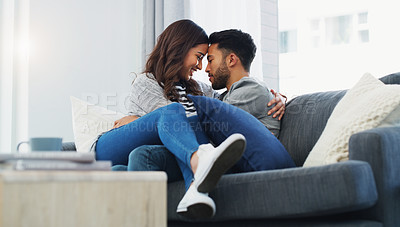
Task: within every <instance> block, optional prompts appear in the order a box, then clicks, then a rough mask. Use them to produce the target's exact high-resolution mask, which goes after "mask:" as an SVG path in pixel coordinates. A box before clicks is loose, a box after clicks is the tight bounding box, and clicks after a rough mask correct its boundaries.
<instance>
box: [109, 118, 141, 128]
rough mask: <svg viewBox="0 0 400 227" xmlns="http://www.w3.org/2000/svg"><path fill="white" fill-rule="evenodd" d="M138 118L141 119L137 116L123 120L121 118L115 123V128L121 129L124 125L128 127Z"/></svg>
mask: <svg viewBox="0 0 400 227" xmlns="http://www.w3.org/2000/svg"><path fill="white" fill-rule="evenodd" d="M138 118H139V117H138V116H135V115H130V116H126V117H123V118H121V119H119V120H116V121H114V127H113V128H119V127H121V126H123V125H127V124H129V123H131V122H132V121H134V120H136V119H138Z"/></svg>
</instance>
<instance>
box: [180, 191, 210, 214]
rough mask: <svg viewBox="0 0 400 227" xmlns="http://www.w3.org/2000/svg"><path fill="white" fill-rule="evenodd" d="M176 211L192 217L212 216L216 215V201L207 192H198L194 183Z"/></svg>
mask: <svg viewBox="0 0 400 227" xmlns="http://www.w3.org/2000/svg"><path fill="white" fill-rule="evenodd" d="M176 212H177V213H178V214H180V215H182V216H185V217H187V218H191V219H201V218H211V217H213V216H214V215H215V203H214V201H213V200H212V199H211V198H210V197H208V194H207V193H200V192H198V191H197V189H196V187H195V185H194V184H192V185H191V186H190V187H189V189H188V190H187V192H186V194H185V195H184V196H183V198H182V200H181V201H180V202H179V204H178V208H177V209H176Z"/></svg>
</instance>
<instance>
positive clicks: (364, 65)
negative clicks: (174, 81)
mask: <svg viewBox="0 0 400 227" xmlns="http://www.w3.org/2000/svg"><path fill="white" fill-rule="evenodd" d="M396 6H397V1H396V0H380V1H378V0H229V1H228V0H220V1H215V0H201V1H198V0H197V1H195V0H100V1H99V0H57V1H54V0H0V89H1V90H0V152H11V151H13V150H15V146H16V144H17V143H18V142H19V141H22V140H26V139H28V138H29V137H38V136H40V137H43V136H58V137H63V138H64V141H73V140H74V138H73V130H72V113H71V111H72V110H71V104H70V96H75V97H78V98H81V99H83V100H85V101H88V102H90V103H92V104H95V105H100V106H104V107H107V108H108V109H110V110H115V111H118V112H122V113H126V112H127V111H126V109H125V100H126V98H127V96H128V94H129V90H130V84H131V82H132V81H133V80H134V79H135V75H136V74H139V73H140V72H141V71H142V70H143V65H144V62H145V59H146V56H147V54H149V53H150V51H151V49H152V47H153V45H154V42H155V40H156V38H157V36H158V35H159V34H160V33H161V32H162V30H163V29H164V28H165V27H167V26H168V25H169V24H170V23H172V22H174V21H176V20H179V19H183V18H188V19H192V20H193V21H194V22H196V23H197V24H199V25H200V26H201V27H203V28H204V29H205V30H206V32H207V34H210V33H212V32H214V31H220V30H225V29H230V28H237V29H241V30H242V31H245V32H248V33H250V34H251V35H252V37H253V39H254V41H255V43H256V45H257V47H258V50H257V55H256V58H255V60H254V62H253V64H252V68H251V76H252V77H255V78H257V79H259V80H260V81H263V83H265V84H266V85H267V86H268V87H269V88H273V89H275V90H278V91H280V92H281V93H283V94H286V95H287V96H288V97H289V99H291V98H294V97H296V96H298V95H301V94H305V93H311V92H318V91H326V90H340V89H348V88H351V86H353V85H354V84H355V83H356V82H357V81H358V79H360V77H361V76H362V75H363V74H364V73H365V72H370V73H372V74H373V75H374V76H375V77H382V76H384V75H387V74H390V73H394V72H398V71H400V70H399V62H398V60H396V57H395V53H398V52H399V50H400V43H399V42H398V40H400V31H399V30H398V29H396V27H397V26H398V23H399V19H398V18H397V17H396V16H395V15H397V12H396ZM204 61H205V60H204ZM205 66H206V61H205V62H203V71H202V72H197V73H196V74H195V75H194V77H195V78H197V79H198V80H201V81H204V82H206V83H208V78H207V75H206V74H205V72H204V69H205Z"/></svg>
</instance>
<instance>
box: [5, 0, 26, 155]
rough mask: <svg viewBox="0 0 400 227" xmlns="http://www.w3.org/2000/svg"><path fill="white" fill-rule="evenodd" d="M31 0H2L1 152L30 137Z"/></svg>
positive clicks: (13, 147)
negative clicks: (28, 135) (28, 127)
mask: <svg viewBox="0 0 400 227" xmlns="http://www.w3.org/2000/svg"><path fill="white" fill-rule="evenodd" d="M28 68H29V0H0V152H11V151H14V150H15V147H16V143H17V142H16V141H19V140H22V139H26V137H27V134H28V132H27V124H28V113H27V110H28V91H27V89H28Z"/></svg>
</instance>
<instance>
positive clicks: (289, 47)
mask: <svg viewBox="0 0 400 227" xmlns="http://www.w3.org/2000/svg"><path fill="white" fill-rule="evenodd" d="M296 51H297V31H296V30H291V31H282V32H279V53H289V52H296Z"/></svg>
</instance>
